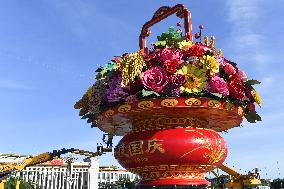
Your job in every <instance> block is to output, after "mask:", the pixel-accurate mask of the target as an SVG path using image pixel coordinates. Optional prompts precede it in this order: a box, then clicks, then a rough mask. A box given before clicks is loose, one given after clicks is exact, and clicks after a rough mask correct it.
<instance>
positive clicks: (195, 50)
mask: <svg viewBox="0 0 284 189" xmlns="http://www.w3.org/2000/svg"><path fill="white" fill-rule="evenodd" d="M204 53H205V50H204V47H203V46H201V45H200V44H195V45H193V46H192V47H191V48H190V49H189V50H188V51H187V55H188V56H197V57H201V56H203V55H204Z"/></svg>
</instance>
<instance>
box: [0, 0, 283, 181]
mask: <svg viewBox="0 0 284 189" xmlns="http://www.w3.org/2000/svg"><path fill="white" fill-rule="evenodd" d="M176 3H184V4H186V5H187V7H188V8H189V9H190V11H191V12H192V19H193V28H194V32H196V31H197V30H196V29H197V27H198V25H199V24H203V25H204V26H205V33H206V34H207V35H215V37H216V40H217V42H216V43H217V44H216V46H217V47H218V48H222V49H223V53H224V55H225V56H226V57H228V58H230V59H232V60H234V61H235V62H237V63H238V65H239V67H241V68H242V69H244V70H246V72H247V74H248V75H249V77H250V78H255V79H258V80H260V81H262V84H261V85H260V86H259V87H258V90H259V92H260V93H261V95H262V98H263V108H262V109H259V113H260V114H261V115H262V117H263V121H262V122H260V123H257V124H248V123H246V122H244V123H243V127H241V128H235V129H232V130H230V132H229V133H228V134H224V135H223V136H224V137H225V139H226V140H227V144H228V146H229V155H228V158H227V160H226V162H228V163H229V164H230V165H234V166H235V167H237V169H241V170H242V171H245V170H246V171H248V170H250V169H253V168H254V167H259V168H261V170H262V175H263V176H264V177H266V176H267V177H278V176H279V173H278V172H279V171H280V176H281V177H284V160H283V159H284V150H283V146H284V141H283V140H284V139H283V138H284V127H283V124H282V119H283V117H284V111H283V107H282V106H284V100H283V99H284V89H283V87H284V85H283V83H282V82H283V79H282V76H283V71H284V66H283V64H284V61H283V58H282V55H283V53H284V50H283V46H284V38H283V35H284V32H283V31H284V25H283V20H282V17H283V16H282V10H283V8H284V3H283V1H282V0H273V1H264V0H230V1H229V0H228V1H225V0H214V1H212V0H204V1H193V0H191V1H158V0H156V1H151V0H145V1H135V0H131V1H130V0H128V1H126V0H120V1H97V0H60V1H58V0H29V1H20V0H9V1H8V0H7V1H1V3H0V104H1V109H0V133H1V136H0V142H1V143H0V152H2V153H9V152H13V153H21V154H35V153H39V152H45V151H51V150H53V149H60V148H62V147H66V148H68V147H78V148H81V149H87V150H93V151H94V150H95V146H96V143H97V142H100V140H101V136H102V132H101V131H99V130H98V129H91V128H90V126H89V125H88V124H87V123H85V121H84V120H80V118H79V117H78V116H77V115H78V111H77V110H74V109H73V104H74V102H76V100H78V99H79V98H80V97H81V95H82V94H83V93H84V92H85V90H86V88H87V87H88V86H89V85H91V83H93V82H94V71H95V69H96V68H97V67H98V66H99V65H103V64H105V63H107V61H108V60H110V59H111V58H112V57H113V56H114V55H121V54H123V53H124V52H132V51H136V50H137V49H138V35H139V33H140V29H141V26H142V25H143V24H144V23H145V22H146V21H148V20H149V19H150V18H151V17H152V15H153V13H154V12H155V11H156V10H157V9H158V8H159V7H160V6H162V5H170V6H172V5H175V4H176ZM177 21H178V19H176V18H174V17H171V18H169V19H168V20H167V21H165V22H162V23H160V24H159V25H158V26H155V27H153V28H152V35H153V36H156V34H158V33H159V32H162V31H165V30H167V28H168V27H169V26H170V25H175V24H176V22H177ZM153 39H154V38H153V37H152V38H150V41H151V40H153ZM118 140H119V138H118V137H117V138H116V141H118ZM277 161H278V164H277ZM101 163H102V164H114V165H117V163H116V161H115V159H114V158H112V157H111V155H106V156H104V157H103V158H101ZM277 167H279V171H278V169H277Z"/></svg>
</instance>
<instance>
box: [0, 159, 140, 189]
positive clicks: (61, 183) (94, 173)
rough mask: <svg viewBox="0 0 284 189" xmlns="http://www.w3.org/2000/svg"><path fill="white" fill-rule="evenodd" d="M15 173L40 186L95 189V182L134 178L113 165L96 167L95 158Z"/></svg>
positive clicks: (64, 188) (37, 166)
mask: <svg viewBox="0 0 284 189" xmlns="http://www.w3.org/2000/svg"><path fill="white" fill-rule="evenodd" d="M23 158H24V157H18V158H17V157H16V156H10V157H8V156H0V162H2V163H12V162H16V161H19V160H22V159H23ZM15 175H16V176H19V177H21V178H23V179H24V180H25V181H31V182H33V183H35V184H37V185H39V186H41V187H42V188H43V189H96V188H98V187H99V183H114V182H116V181H118V180H119V179H129V180H131V181H133V180H135V179H136V178H138V177H137V175H135V174H133V173H130V172H128V171H126V170H121V169H118V168H117V167H115V166H102V167H99V160H98V159H97V158H86V159H84V161H81V162H80V161H74V162H72V163H71V162H70V163H68V161H66V160H63V159H54V160H52V161H50V162H46V163H42V164H38V165H34V166H29V167H26V168H25V169H24V170H23V171H21V172H16V174H15Z"/></svg>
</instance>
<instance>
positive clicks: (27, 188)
mask: <svg viewBox="0 0 284 189" xmlns="http://www.w3.org/2000/svg"><path fill="white" fill-rule="evenodd" d="M17 181H20V189H41V187H40V186H38V185H35V184H33V183H31V182H30V181H29V182H25V181H24V180H23V179H22V178H16V177H9V178H8V179H7V181H6V184H5V189H15V188H16V185H17Z"/></svg>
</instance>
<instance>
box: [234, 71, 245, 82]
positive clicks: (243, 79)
mask: <svg viewBox="0 0 284 189" xmlns="http://www.w3.org/2000/svg"><path fill="white" fill-rule="evenodd" d="M236 76H237V77H238V78H239V79H241V80H242V81H243V82H246V81H247V80H248V76H247V74H246V73H245V72H244V71H242V70H240V69H239V70H238V73H237V75H236Z"/></svg>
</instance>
